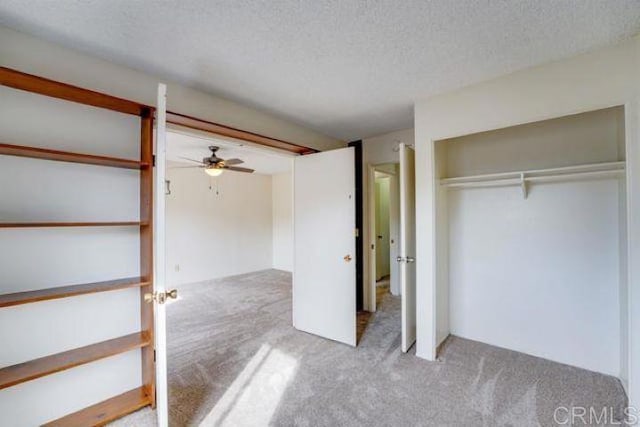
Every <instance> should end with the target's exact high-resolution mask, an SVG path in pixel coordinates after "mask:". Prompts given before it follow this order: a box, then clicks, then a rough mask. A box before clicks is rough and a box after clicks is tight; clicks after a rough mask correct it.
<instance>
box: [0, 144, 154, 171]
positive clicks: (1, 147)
mask: <svg viewBox="0 0 640 427" xmlns="http://www.w3.org/2000/svg"><path fill="white" fill-rule="evenodd" d="M0 154H4V155H7V156H18V157H30V158H33V159H44V160H54V161H59V162H69V163H83V164H87V165H98V166H109V167H115V168H124V169H144V168H146V167H149V164H148V163H144V162H140V161H138V160H129V159H121V158H117V157H107V156H94V155H92V154H82V153H73V152H70V151H59V150H50V149H48V148H37V147H27V146H23V145H11V144H0Z"/></svg>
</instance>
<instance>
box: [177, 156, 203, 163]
mask: <svg viewBox="0 0 640 427" xmlns="http://www.w3.org/2000/svg"><path fill="white" fill-rule="evenodd" d="M178 157H179V158H180V159H183V160H189V161H190V162H194V163H198V164H202V160H193V159H189V158H187V157H180V156H178Z"/></svg>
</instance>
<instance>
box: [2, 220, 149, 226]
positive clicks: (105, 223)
mask: <svg viewBox="0 0 640 427" xmlns="http://www.w3.org/2000/svg"><path fill="white" fill-rule="evenodd" d="M147 224H148V223H146V222H141V221H103V222H66V221H60V222H35V221H33V222H32V221H28V222H0V228H41V227H122V226H130V225H147Z"/></svg>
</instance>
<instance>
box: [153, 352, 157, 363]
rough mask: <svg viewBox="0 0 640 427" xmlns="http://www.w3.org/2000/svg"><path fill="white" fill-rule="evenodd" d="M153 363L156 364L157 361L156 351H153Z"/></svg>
mask: <svg viewBox="0 0 640 427" xmlns="http://www.w3.org/2000/svg"><path fill="white" fill-rule="evenodd" d="M153 361H154V362H155V361H156V351H155V350H153Z"/></svg>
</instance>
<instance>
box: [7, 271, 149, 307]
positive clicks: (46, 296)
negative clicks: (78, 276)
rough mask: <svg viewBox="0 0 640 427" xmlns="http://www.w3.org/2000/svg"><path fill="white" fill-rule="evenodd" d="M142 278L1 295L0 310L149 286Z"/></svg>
mask: <svg viewBox="0 0 640 427" xmlns="http://www.w3.org/2000/svg"><path fill="white" fill-rule="evenodd" d="M150 283H151V282H148V281H145V280H143V279H142V277H127V278H124V279H116V280H108V281H104V282H95V283H84V284H79V285H68V286H58V287H55V288H47V289H38V290H33V291H25V292H15V293H11V294H5V295H0V308H2V307H11V306H14V305H20V304H29V303H32V302H38V301H47V300H52V299H58V298H67V297H74V296H78V295H86V294H93V293H97V292H108V291H115V290H118V289H127V288H137V287H143V286H147V285H149V284H150Z"/></svg>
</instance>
